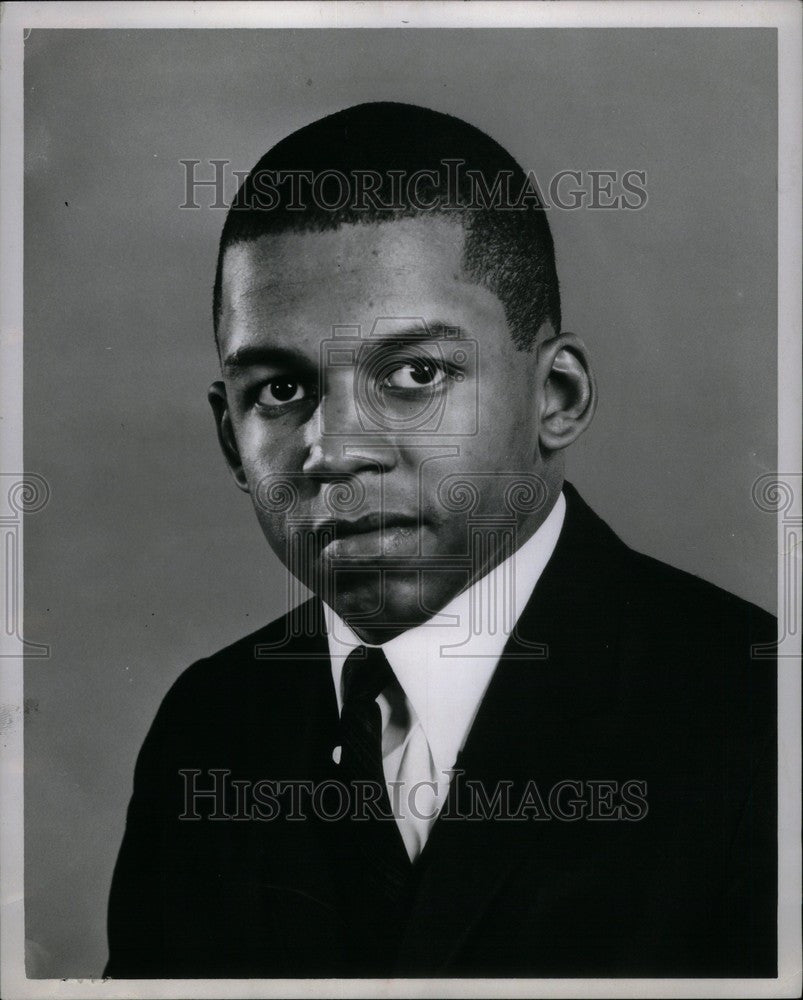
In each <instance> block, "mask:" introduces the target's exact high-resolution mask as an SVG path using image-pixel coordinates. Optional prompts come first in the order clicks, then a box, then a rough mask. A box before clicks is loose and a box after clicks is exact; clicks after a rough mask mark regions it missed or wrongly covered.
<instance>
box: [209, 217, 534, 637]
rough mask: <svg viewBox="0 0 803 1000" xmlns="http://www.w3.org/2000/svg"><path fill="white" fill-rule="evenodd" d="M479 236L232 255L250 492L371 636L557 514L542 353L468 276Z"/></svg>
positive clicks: (289, 554)
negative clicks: (540, 386)
mask: <svg viewBox="0 0 803 1000" xmlns="http://www.w3.org/2000/svg"><path fill="white" fill-rule="evenodd" d="M463 241H464V230H463V228H462V226H461V225H460V224H459V223H456V222H453V221H451V220H447V219H444V218H442V217H441V218H415V219H405V220H397V221H394V222H388V223H381V224H372V225H348V226H343V227H341V228H339V229H337V230H335V231H330V232H323V233H320V232H310V233H286V234H281V235H275V236H273V235H271V236H265V237H262V238H260V239H259V240H257V241H255V242H252V243H248V244H244V245H239V246H234V247H232V248H230V249H229V250H228V251H227V253H226V257H225V262H224V274H223V296H222V310H221V317H220V324H219V345H220V353H221V359H222V364H223V376H224V386H225V402H221V400H222V399H223V398H224V397H223V396H222V392H221V393H220V396H219V399H218V404H217V405H216V407H215V408H216V412H217V414H218V419H219V422H220V421H221V419H222V420H223V423H224V424H225V423H226V421H227V420H228V421H229V432H230V434H231V435H232V436H233V439H234V442H235V444H236V453H237V458H236V461H235V462H234V465H235V472H236V474H237V469H236V465H237V462H239V463H240V465H241V469H240V470H239V474H238V481H239V482H240V485H241V486H243V487H244V488H247V489H248V491H249V493H250V494H251V496H252V498H253V500H254V504H255V507H256V512H257V516H258V518H259V521H260V524H261V525H262V528H263V531H264V532H265V535H266V537H267V539H268V542H269V543H270V545H271V547H272V548H273V550H274V552H275V553H276V554H277V555H278V556H279V558H280V559H281V560H282V561H283V562H284V563H285V565H286V566H287V567H288V568H289V569H290V570H291V571H292V572H293V573H294V574H295V575H296V576H297V577H298V578H299V579H301V580H302V582H303V583H305V584H306V585H307V586H308V587H310V588H311V589H312V590H313V591H315V592H317V593H318V594H320V595H321V596H322V597H324V599H325V600H327V602H328V603H330V604H331V605H333V606H334V607H335V609H336V610H337V611H338V612H339V613H340V614H341V615H342V616H343V617H344V618H346V619H347V620H349V621H350V622H351V623H352V624H354V625H359V624H360V621H362V620H365V621H369V620H370V619H372V618H373V619H375V620H376V621H381V622H383V623H384V624H386V625H388V626H391V627H392V628H393V627H395V628H403V627H408V626H410V625H413V624H416V623H418V622H420V621H422V620H424V619H425V618H426V617H429V616H430V615H431V614H433V613H434V612H435V611H437V610H438V609H439V608H440V607H442V606H443V605H444V604H445V603H446V602H447V601H448V600H449V599H450V598H451V597H452V596H454V595H455V594H456V593H457V592H458V591H459V590H461V589H462V588H464V587H465V586H466V585H467V584H468V583H469V582H471V580H472V579H474V578H476V577H477V576H478V575H480V574H481V573H482V572H485V571H486V570H487V569H488V568H489V566H490V565H492V564H493V563H494V562H497V561H499V559H500V558H502V557H503V556H504V555H507V554H509V552H510V551H511V550H512V548H515V546H516V545H517V544H519V542H520V541H521V536H522V535H524V536H526V535H528V534H530V533H531V532H532V530H533V529H534V527H536V526H537V524H538V523H539V522H540V521H541V520H542V519H543V516H544V514H545V511H544V510H543V509H539V506H540V504H542V503H543V500H544V496H543V491H541V492H540V494H539V490H538V480H537V479H536V478H535V477H536V476H537V475H538V473H539V470H540V468H541V463H540V458H539V445H538V430H539V428H538V408H537V406H536V400H535V398H534V397H535V393H536V389H535V379H534V371H535V364H536V356H537V352H535V351H533V352H532V353H526V352H521V351H517V350H516V349H515V347H514V346H513V343H512V341H511V336H510V331H509V329H508V325H507V322H506V319H505V313H504V308H503V306H502V303H501V302H500V300H499V299H498V298H497V297H496V295H494V294H493V293H492V292H490V291H489V290H487V289H486V288H484V287H482V286H480V285H478V284H476V283H475V282H474V281H472V280H471V279H470V278H469V277H468V276H467V275H466V274H465V273H464V271H463V268H462V265H461V257H462V251H463ZM213 405H215V403H214V401H213ZM461 484H464V485H462V486H461ZM517 484H518V487H517ZM517 488H518V494H517V493H516V489H517ZM511 490H513V493H511ZM528 490H529V491H530V496H529V501H528V500H527V499H526V495H527V493H528ZM511 496H513V497H514V502H513V504H512V506H511V503H510V502H509V501H510V497H511ZM516 496H518V499H519V501H521V500H522V497H524V498H525V501H524V503H523V504H522V503H521V502H519V504H518V506H517V505H516V502H515V497H516ZM506 497H507V498H508V499H507V501H506ZM528 502H529V507H528ZM539 502H540V503H539ZM494 519H495V521H496V526H497V528H500V526H501V529H502V530H497V531H496V533H494V525H493V521H494ZM505 525H506V526H507V527H506V531H507V534H506V535H505ZM511 532H513V533H515V532H518V533H519V540H518V541H514V542H511V540H510V539H511ZM369 627H370V625H366V629H368V628H369ZM358 631H359V628H358Z"/></svg>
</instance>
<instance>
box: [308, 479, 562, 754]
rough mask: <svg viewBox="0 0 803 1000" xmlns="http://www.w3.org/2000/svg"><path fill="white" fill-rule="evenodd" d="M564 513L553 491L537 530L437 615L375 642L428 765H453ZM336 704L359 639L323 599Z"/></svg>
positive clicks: (339, 702) (551, 548)
mask: <svg viewBox="0 0 803 1000" xmlns="http://www.w3.org/2000/svg"><path fill="white" fill-rule="evenodd" d="M565 514H566V499H565V497H564V496H563V494H562V493H561V494H560V496H559V497H558V499H557V502H556V503H555V505H554V506H553V508H552V510H551V511H550V512H549V514H548V515H547V517H546V519H545V521H544V522H543V524H541V526H540V527H539V528H538V530H537V531H536V532H535V533H534V534H533V535H532V536H531V537H530V538H529V539H528V540H527V541H526V542H525V543H524V544H523V545H522V546H521V547H520V548H519V549H518V550H517V551H516V552H514V553H513V554H512V555H511V556H509V557H508V558H507V559H506V560H504V561H503V562H501V563H500V564H499V565H498V566H496V567H494V568H493V569H492V570H491V571H490V572H488V573H486V575H485V576H483V577H481V578H480V579H479V580H477V581H476V582H475V583H473V584H472V585H471V586H470V587H469V588H467V589H466V590H464V591H463V592H462V593H460V594H458V595H457V597H455V598H454V599H453V600H452V601H450V602H449V604H447V605H446V606H445V607H444V608H443V609H442V610H441V611H440V612H439V613H438V614H436V615H434V616H433V617H432V618H430V619H429V620H428V621H426V622H424V623H423V624H422V625H419V626H417V627H416V628H412V629H408V630H407V631H406V632H402V634H401V635H398V636H396V637H395V638H394V639H391V640H390V641H389V642H386V643H383V644H382V647H381V648H382V650H383V652H384V653H385V656H386V657H387V659H388V663H389V664H390V666H391V668H392V670H393V673H394V674H395V675H396V679H397V680H398V681H399V684H400V685H401V687H402V689H403V690H404V693H405V696H406V697H407V700H408V702H409V703H410V706H411V708H412V710H413V712H414V713H415V715H416V717H417V719H418V721H419V722H420V724H421V727H422V729H423V730H424V735H425V736H426V738H427V742H428V743H429V746H430V750H431V751H432V758H433V760H434V762H435V765H436V767H437V768H438V769H439V770H441V771H445V770H448V769H449V768H451V767H452V766H453V765H454V762H455V759H456V757H457V754H458V753H459V752H460V750H461V749H462V747H463V744H464V743H465V739H466V736H467V735H468V731H469V729H470V728H471V724H472V722H473V721H474V717H475V716H476V714H477V710H478V708H479V706H480V702H481V701H482V698H483V696H484V694H485V691H486V689H487V687H488V684H489V682H490V680H491V676H492V674H493V672H494V670H495V669H496V665H497V663H498V662H499V658H500V656H501V655H502V652H503V650H504V647H505V644H506V643H507V640H508V638H509V636H510V633H511V632H512V631H513V628H514V627H515V624H516V622H517V621H518V619H519V618H520V616H521V613H522V611H524V608H525V605H526V604H527V602H528V601H529V599H530V597H531V595H532V592H533V590H534V589H535V585H536V583H537V582H538V580H539V578H540V576H541V573H542V572H543V571H544V568H545V566H546V564H547V563H548V562H549V559H550V557H551V556H552V553H553V552H554V550H555V546H556V545H557V541H558V537H559V535H560V532H561V528H562V527H563V521H564V517H565ZM324 620H325V623H326V632H327V639H328V642H329V655H330V659H331V663H332V679H333V680H334V685H335V693H336V695H337V707H338V711H340V710H341V709H342V707H343V694H342V690H341V678H342V673H343V664H344V663H345V660H346V657H347V656H348V655H349V653H351V651H352V650H353V649H355V648H356V647H357V646H360V645H363V643H362V642H361V640H360V639H359V638H358V637H357V636H356V635H355V634H354V632H353V631H352V630H351V629H350V628H349V626H348V625H347V624H346V623H345V622H344V621H343V619H342V618H340V616H339V615H338V614H336V613H335V612H334V611H333V610H332V609H331V608H330V607H329V606H328V605H326V604H324Z"/></svg>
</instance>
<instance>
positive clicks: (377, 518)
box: [335, 513, 419, 538]
mask: <svg viewBox="0 0 803 1000" xmlns="http://www.w3.org/2000/svg"><path fill="white" fill-rule="evenodd" d="M418 524H419V521H418V518H415V517H410V516H409V515H406V514H391V513H387V514H379V513H375V514H364V515H363V516H362V517H358V518H355V519H354V520H353V521H348V520H340V521H335V536H336V537H337V538H349V537H350V536H351V535H365V534H368V533H369V532H374V531H389V530H390V529H392V528H408V529H412V528H416V527H418Z"/></svg>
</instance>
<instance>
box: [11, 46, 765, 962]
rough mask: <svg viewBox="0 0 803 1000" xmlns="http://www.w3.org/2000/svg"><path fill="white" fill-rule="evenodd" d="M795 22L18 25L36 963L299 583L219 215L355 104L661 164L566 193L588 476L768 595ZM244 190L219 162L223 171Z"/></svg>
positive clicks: (565, 156)
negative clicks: (232, 662)
mask: <svg viewBox="0 0 803 1000" xmlns="http://www.w3.org/2000/svg"><path fill="white" fill-rule="evenodd" d="M775 45H776V42H775V32H774V31H770V30H767V31H758V30H721V29H709V30H697V31H694V30H674V29H673V30H667V29H664V30H631V31H625V30H551V31H544V30H541V31H538V30H527V31H524V30H520V31H508V30H504V31H502V30H474V31H430V32H424V31H404V30H393V31H329V32H320V31H249V32H243V31H197V32H192V31H139V32H137V31H79V30H72V31H35V32H33V33H32V34H31V35H30V36H29V37H28V39H27V41H26V45H25V52H26V64H25V131H26V175H25V331H24V335H25V462H26V466H27V468H28V469H29V470H30V471H31V472H36V473H39V474H40V475H42V476H44V477H46V479H47V480H48V482H49V484H50V488H51V491H52V495H51V499H50V502H49V504H48V505H47V506H46V507H45V508H44V510H42V511H41V512H39V513H38V514H35V515H31V516H29V517H28V518H27V521H26V525H25V623H26V634H27V637H28V638H29V639H31V640H33V641H37V642H46V643H48V644H49V645H50V647H51V655H50V658H49V659H47V660H32V661H30V663H29V665H28V667H27V672H26V678H25V681H26V720H25V722H26V729H25V732H26V743H25V753H26V800H25V824H26V917H27V936H28V939H29V966H28V968H29V974H30V975H32V976H42V977H44V976H53V977H66V976H70V977H72V976H97V975H99V974H100V972H101V970H102V968H103V964H104V961H105V958H106V939H105V907H106V897H107V893H108V889H109V882H110V878H111V873H112V866H113V864H114V860H115V856H116V853H117V849H118V846H119V843H120V838H121V836H122V832H123V823H124V815H125V808H126V803H127V800H128V797H129V794H130V789H131V779H132V770H133V766H134V761H135V757H136V753H137V750H138V748H139V746H140V744H141V742H142V739H143V737H144V736H145V733H146V731H147V728H148V725H149V724H150V722H151V720H152V718H153V716H154V713H155V712H156V709H157V707H158V705H159V702H160V700H161V698H162V696H163V695H164V693H165V692H166V690H167V688H168V687H169V685H170V684H171V682H172V681H173V680H174V679H175V677H176V676H177V675H178V674H179V672H180V671H181V670H182V669H183V668H184V667H186V666H187V665H188V664H189V663H190V662H192V661H193V660H194V659H197V658H199V657H201V656H204V655H206V654H208V653H211V652H213V651H214V650H216V649H218V648H220V647H222V646H223V645H225V644H227V643H229V642H231V641H233V640H234V639H235V638H237V637H238V636H240V635H243V634H245V633H246V632H248V631H250V630H252V629H254V628H256V627H258V626H259V625H261V624H263V623H265V622H266V621H268V620H269V619H271V618H272V617H274V616H276V615H277V614H278V613H280V612H282V611H283V610H284V609H285V600H286V589H285V583H284V574H283V570H282V569H281V567H280V566H279V565H278V564H277V562H276V561H275V559H274V558H273V557H272V555H271V554H270V553H269V551H268V549H267V546H266V544H265V543H264V542H263V540H262V537H261V535H260V532H259V531H258V528H257V525H256V521H255V518H254V515H253V513H252V510H251V508H250V505H249V501H248V499H247V498H246V497H245V496H243V495H242V494H240V493H239V492H238V491H237V489H236V488H235V487H234V485H233V484H232V483H231V481H230V480H229V478H228V474H227V472H226V471H225V469H224V464H223V460H222V458H221V457H220V455H219V454H218V450H217V444H216V441H215V437H214V433H213V424H212V419H211V415H210V413H209V412H208V407H207V403H206V400H205V391H206V387H207V385H208V383H209V382H210V381H211V380H212V378H213V377H214V376H215V373H216V369H215V363H216V358H215V353H214V349H213V343H212V326H211V318H210V301H209V300H210V293H211V285H212V278H213V268H214V262H215V254H216V241H217V238H218V234H219V231H220V227H221V225H222V223H223V213H222V212H221V211H215V210H212V209H210V208H208V207H207V206H209V204H210V203H211V201H212V199H213V193H212V192H210V191H208V190H202V191H199V193H198V197H197V201H198V202H199V204H201V205H203V206H204V207H203V208H202V209H199V210H196V211H193V210H186V209H185V210H181V209H180V208H179V206H180V204H181V203H182V201H183V200H184V168H183V167H182V166H181V165H180V162H179V161H180V160H182V159H198V160H201V161H203V164H202V166H201V167H199V168H198V175H199V176H201V175H203V176H210V174H211V168H210V167H209V166H208V161H209V160H211V159H214V158H225V159H229V160H231V162H232V166H233V168H234V169H240V170H245V169H248V168H249V167H250V166H252V165H253V163H254V162H255V161H256V159H257V158H258V157H259V156H260V155H261V154H262V153H263V152H264V151H265V150H266V149H267V148H268V147H269V146H270V145H272V144H273V143H274V142H275V141H276V140H278V139H279V138H281V137H282V136H283V135H285V134H286V133H288V132H289V131H292V130H293V129H294V128H296V127H298V126H300V125H302V124H305V123H307V122H309V121H311V120H313V119H315V118H318V117H320V116H322V115H324V114H328V113H330V112H332V111H335V110H337V109H339V108H342V107H344V106H347V105H349V104H353V103H358V102H361V101H365V100H400V101H410V102H413V103H418V104H424V105H427V106H430V107H433V108H437V109H439V110H441V111H446V112H451V113H453V114H456V115H459V116H461V117H464V118H466V119H467V120H468V121H470V122H472V123H474V124H476V125H478V126H480V127H481V128H484V129H485V130H487V131H488V132H490V133H491V134H492V135H493V136H494V137H495V138H496V139H498V140H499V141H500V142H501V143H502V144H503V145H505V146H506V147H507V148H508V149H510V150H511V152H512V153H513V154H514V155H515V156H516V157H517V158H518V159H519V161H520V162H521V163H522V164H523V166H524V167H525V169H534V170H535V172H536V175H537V177H538V178H539V180H540V181H541V183H542V185H544V184H546V183H547V182H548V180H549V178H550V177H552V176H553V175H555V174H556V173H557V172H558V171H560V170H580V171H589V170H618V171H619V172H623V171H626V170H631V169H633V170H644V171H646V174H647V182H646V188H647V191H648V196H649V200H648V202H647V205H646V206H645V207H644V208H643V209H642V210H641V211H605V210H597V211H592V210H581V211H573V212H570V211H559V210H554V211H552V212H551V223H552V226H553V232H554V236H555V241H556V245H557V257H558V269H559V273H560V278H561V283H562V292H563V304H564V314H565V318H566V327H567V328H568V329H571V330H574V331H576V332H577V333H579V334H580V335H581V336H582V337H583V338H585V340H586V342H587V344H588V346H589V348H590V350H591V354H592V357H593V359H594V361H595V363H596V368H597V372H598V377H599V387H600V399H601V402H600V407H599V411H598V413H597V417H596V421H595V424H594V426H593V427H592V429H591V431H590V433H589V434H588V435H587V436H586V438H585V439H583V441H582V442H581V443H580V444H579V445H578V446H577V447H576V448H575V450H574V453H573V455H572V456H571V460H570V468H569V475H570V478H571V479H573V480H574V482H575V483H576V484H577V485H578V487H579V488H580V490H581V492H583V494H584V495H585V496H586V498H587V499H588V500H589V501H590V503H591V504H592V505H593V506H594V507H595V508H596V509H597V510H598V512H599V513H600V514H601V515H602V516H603V517H604V518H606V519H607V520H608V521H609V523H611V524H612V526H613V527H614V528H615V529H616V530H617V531H618V532H619V534H620V535H621V536H622V537H623V538H624V539H625V540H626V541H627V542H628V543H630V544H631V545H633V546H635V547H637V548H639V549H641V550H643V551H646V552H648V553H650V554H652V555H654V556H657V557H658V558H660V559H664V560H666V561H667V562H670V563H672V564H674V565H676V566H680V567H682V568H683V569H686V570H690V571H692V572H694V573H697V574H699V575H701V576H704V577H707V578H708V579H710V580H712V581H714V582H715V583H718V584H720V585H722V586H725V587H727V588H728V589H730V590H733V591H735V592H736V593H737V594H740V595H741V596H743V597H746V598H749V599H750V600H752V601H755V602H756V603H758V604H759V605H761V606H762V607H764V608H768V609H770V610H773V611H774V610H775V579H776V575H775V554H774V549H775V527H774V519H773V517H772V516H771V515H769V514H766V513H764V512H762V511H761V510H759V509H757V508H756V507H755V505H754V504H753V502H752V500H751V486H752V484H753V482H754V480H755V479H756V478H757V477H758V476H760V475H761V474H762V473H765V472H768V471H770V470H772V469H774V467H775V452H776V431H775V426H776V191H775V188H776V96H775V95H776V67H775ZM232 193H233V184H232V183H231V178H229V188H228V190H227V197H230V196H231V194H232Z"/></svg>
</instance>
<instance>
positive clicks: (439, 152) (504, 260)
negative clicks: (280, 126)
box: [213, 102, 561, 350]
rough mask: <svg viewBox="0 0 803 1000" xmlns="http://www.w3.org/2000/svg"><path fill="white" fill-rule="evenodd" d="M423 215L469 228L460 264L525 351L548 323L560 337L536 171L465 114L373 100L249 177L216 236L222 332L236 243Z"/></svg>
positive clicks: (297, 140)
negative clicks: (230, 254)
mask: <svg viewBox="0 0 803 1000" xmlns="http://www.w3.org/2000/svg"><path fill="white" fill-rule="evenodd" d="M427 213H435V214H438V215H445V214H451V215H454V216H455V218H456V219H457V220H458V221H459V222H460V223H461V224H462V225H463V227H464V229H465V232H466V239H465V245H464V249H463V266H464V268H465V269H466V271H467V273H468V274H469V275H470V276H471V277H472V278H474V280H476V281H477V283H478V284H481V285H484V286H485V287H487V288H489V289H490V290H491V291H492V292H494V294H496V295H497V296H498V298H499V299H500V301H501V302H502V305H503V307H504V309H505V315H506V319H507V322H508V326H509V327H510V331H511V336H512V338H513V341H514V343H515V344H516V346H517V347H518V348H520V349H522V350H529V349H530V348H531V347H532V345H533V344H534V342H535V337H536V334H537V333H538V331H539V329H540V328H541V326H542V325H543V324H544V323H545V322H546V321H549V322H550V323H551V325H552V327H553V329H554V330H555V332H556V333H559V332H560V323H561V320H560V292H559V287H558V276H557V271H556V269H555V253H554V247H553V243H552V234H551V233H550V230H549V224H548V222H547V218H546V214H545V212H544V209H543V204H542V202H541V199H540V198H539V197H538V194H537V188H536V187H534V186H533V183H532V175H526V174H525V173H524V171H523V170H522V168H521V167H520V166H519V164H518V163H517V162H516V160H515V159H514V158H513V157H512V156H511V155H510V153H508V152H507V150H505V149H504V148H503V147H502V146H500V145H499V143H497V142H496V141H495V140H493V139H492V138H490V136H488V135H486V134H485V133H484V132H482V131H481V130H480V129H478V128H475V127H474V126H473V125H469V124H467V123H466V122H464V121H461V119H459V118H455V117H454V116H452V115H447V114H442V113H441V112H438V111H432V110H430V109H428V108H422V107H417V106H415V105H412V104H398V103H393V102H374V103H369V104H359V105H355V106H354V107H350V108H346V109H344V110H343V111H338V112H336V113H335V114H332V115H328V116H327V117H326V118H321V119H320V120H318V121H315V122H312V123H311V124H310V125H306V126H305V127H304V128H301V129H299V130H298V131H297V132H293V133H292V134H291V135H289V136H287V138H285V139H282V140H281V141H280V142H278V143H277V144H276V145H275V146H274V147H273V148H272V149H270V150H269V151H268V152H267V153H266V154H265V155H264V156H263V157H262V158H261V159H260V160H259V162H258V163H257V164H256V166H255V167H254V168H253V170H252V171H251V172H250V173H249V174H248V176H247V177H246V178H245V179H244V180H243V183H242V184H241V186H240V188H239V190H238V192H237V195H236V197H235V199H234V202H233V203H232V205H231V208H230V209H229V212H228V215H227V216H226V222H225V224H224V226H223V232H222V234H221V237H220V247H219V251H218V260H217V272H216V275H215V287H214V306H213V308H214V322H215V336H216V337H217V329H218V323H219V319H220V311H221V301H222V276H223V259H224V256H225V253H226V250H227V249H228V248H229V247H231V246H234V245H236V244H241V243H247V242H250V241H253V240H256V239H259V237H261V236H264V235H268V234H275V233H282V232H288V231H296V232H321V231H324V230H331V229H337V228H338V227H340V226H342V225H346V224H350V223H354V224H359V223H380V222H385V221H393V220H395V219H400V218H407V217H411V216H422V215H426V214H427Z"/></svg>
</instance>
